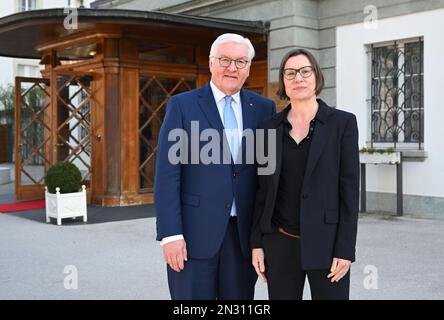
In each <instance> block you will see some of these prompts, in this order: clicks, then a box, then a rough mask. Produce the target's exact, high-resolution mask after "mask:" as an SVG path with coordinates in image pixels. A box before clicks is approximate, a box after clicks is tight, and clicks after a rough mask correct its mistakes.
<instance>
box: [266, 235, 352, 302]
mask: <svg viewBox="0 0 444 320" xmlns="http://www.w3.org/2000/svg"><path fill="white" fill-rule="evenodd" d="M262 244H263V249H264V254H265V275H266V277H267V285H268V296H269V298H270V300H301V299H302V295H303V291H304V284H305V278H306V277H308V282H309V284H310V291H311V297H312V299H313V300H348V299H349V291H350V271H349V272H347V274H346V275H345V276H344V277H343V278H342V279H341V280H339V282H334V283H332V282H331V281H330V280H331V278H330V279H329V278H327V275H328V274H329V273H330V269H324V270H302V267H301V266H302V264H301V248H300V239H296V238H292V237H289V236H287V235H284V234H282V233H279V232H276V233H267V234H265V235H264V237H263V242H262Z"/></svg>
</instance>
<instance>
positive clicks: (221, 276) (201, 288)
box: [167, 218, 257, 300]
mask: <svg viewBox="0 0 444 320" xmlns="http://www.w3.org/2000/svg"><path fill="white" fill-rule="evenodd" d="M185 241H186V239H185ZM167 271H168V285H169V289H170V294H171V298H172V299H173V300H215V299H219V300H252V299H253V298H254V285H255V283H256V280H257V275H256V272H255V271H254V268H253V266H252V264H251V258H245V257H244V255H243V254H242V251H241V247H240V241H239V233H238V230H237V221H236V219H235V218H231V219H230V222H229V223H228V226H227V230H226V233H225V237H224V240H223V242H222V245H221V247H220V249H219V251H218V252H217V254H216V255H215V256H214V257H213V258H211V259H191V258H189V259H188V261H186V262H185V268H184V270H182V271H181V272H176V271H174V270H173V269H171V268H170V267H169V266H167Z"/></svg>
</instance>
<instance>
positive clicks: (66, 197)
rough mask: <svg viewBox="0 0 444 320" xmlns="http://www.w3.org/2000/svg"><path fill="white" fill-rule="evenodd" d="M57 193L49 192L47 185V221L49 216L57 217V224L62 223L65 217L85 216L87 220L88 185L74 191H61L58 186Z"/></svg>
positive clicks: (84, 218)
mask: <svg viewBox="0 0 444 320" xmlns="http://www.w3.org/2000/svg"><path fill="white" fill-rule="evenodd" d="M56 191H57V192H56V193H55V194H54V193H49V192H48V189H47V188H46V187H45V204H46V222H50V219H49V218H56V219H57V225H59V226H60V225H61V224H62V219H63V218H75V217H83V221H84V222H86V221H87V218H88V217H87V213H86V187H85V186H84V185H82V191H80V192H73V193H63V194H61V193H60V188H56Z"/></svg>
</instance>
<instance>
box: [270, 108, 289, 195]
mask: <svg viewBox="0 0 444 320" xmlns="http://www.w3.org/2000/svg"><path fill="white" fill-rule="evenodd" d="M289 108H290V106H287V107H286V108H285V109H284V110H282V111H281V112H279V113H278V114H276V116H275V121H274V122H273V124H272V126H271V129H275V130H276V170H274V173H273V177H272V180H273V186H274V195H275V196H276V192H277V189H278V186H279V177H280V175H281V167H282V148H283V137H284V126H283V125H282V121H283V120H284V117H286V116H287V113H288V109H289ZM267 141H268V140H267Z"/></svg>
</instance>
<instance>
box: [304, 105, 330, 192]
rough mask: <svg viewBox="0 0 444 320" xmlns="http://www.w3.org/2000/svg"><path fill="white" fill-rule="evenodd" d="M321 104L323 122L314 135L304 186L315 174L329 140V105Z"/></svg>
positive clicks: (318, 125) (318, 123) (319, 122)
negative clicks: (314, 171)
mask: <svg viewBox="0 0 444 320" xmlns="http://www.w3.org/2000/svg"><path fill="white" fill-rule="evenodd" d="M318 102H319V108H322V110H320V112H319V117H320V119H321V121H317V123H316V128H315V131H314V134H313V139H312V140H311V146H310V151H309V152H308V158H307V166H306V169H305V174H304V182H303V186H305V185H306V184H307V181H308V180H309V179H310V176H311V174H312V173H313V170H314V168H315V166H316V163H317V162H318V160H319V158H320V156H321V154H322V151H323V150H324V145H325V143H326V142H327V140H328V138H329V135H328V133H329V122H328V115H329V113H330V112H329V111H330V110H329V109H328V108H330V107H328V106H327V105H324V102H323V101H321V100H318Z"/></svg>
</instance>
